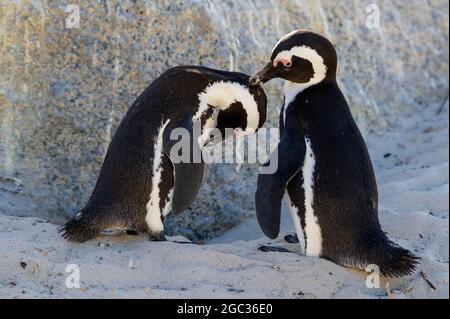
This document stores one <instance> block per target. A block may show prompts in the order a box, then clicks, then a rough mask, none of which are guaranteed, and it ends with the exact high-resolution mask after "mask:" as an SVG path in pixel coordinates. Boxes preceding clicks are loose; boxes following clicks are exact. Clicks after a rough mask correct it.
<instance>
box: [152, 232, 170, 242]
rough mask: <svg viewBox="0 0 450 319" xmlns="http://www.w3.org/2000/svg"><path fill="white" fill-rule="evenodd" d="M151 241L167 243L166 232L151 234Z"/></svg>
mask: <svg viewBox="0 0 450 319" xmlns="http://www.w3.org/2000/svg"><path fill="white" fill-rule="evenodd" d="M149 239H150V241H167V238H166V236H165V235H164V232H160V233H159V234H152V233H151V234H150V235H149Z"/></svg>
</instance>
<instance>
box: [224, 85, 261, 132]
mask: <svg viewBox="0 0 450 319" xmlns="http://www.w3.org/2000/svg"><path fill="white" fill-rule="evenodd" d="M248 79H249V77H247V79H246V83H245V84H244V83H242V84H241V85H243V86H244V87H245V88H246V89H247V90H248V93H249V94H242V95H241V96H240V97H238V98H236V100H234V101H233V103H231V104H230V105H229V106H228V107H227V108H226V109H223V110H220V111H219V114H218V116H217V128H218V129H219V130H220V131H221V133H222V135H223V136H224V137H227V136H226V134H225V130H226V129H233V131H234V134H235V135H237V136H244V135H249V134H253V133H255V132H257V131H258V129H259V128H261V127H262V126H263V124H264V122H265V120H266V113H267V97H266V94H265V93H264V90H263V89H262V88H261V87H260V86H255V87H248ZM230 131H231V130H230Z"/></svg>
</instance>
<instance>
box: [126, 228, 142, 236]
mask: <svg viewBox="0 0 450 319" xmlns="http://www.w3.org/2000/svg"><path fill="white" fill-rule="evenodd" d="M125 233H126V234H127V235H130V236H139V232H138V231H136V230H131V229H127V230H125Z"/></svg>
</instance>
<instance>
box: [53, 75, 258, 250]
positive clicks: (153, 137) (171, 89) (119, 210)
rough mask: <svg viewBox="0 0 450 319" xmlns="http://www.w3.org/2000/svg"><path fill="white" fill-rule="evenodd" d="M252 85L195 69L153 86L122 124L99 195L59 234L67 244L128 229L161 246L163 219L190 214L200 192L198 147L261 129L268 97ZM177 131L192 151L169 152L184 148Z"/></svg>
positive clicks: (163, 78) (97, 190)
mask: <svg viewBox="0 0 450 319" xmlns="http://www.w3.org/2000/svg"><path fill="white" fill-rule="evenodd" d="M248 81H249V76H247V75H245V74H241V73H234V72H225V71H219V70H213V69H209V68H204V67H195V66H182V67H175V68H173V69H170V70H168V71H167V72H165V73H164V74H162V75H161V76H160V77H159V78H157V79H156V80H154V81H153V82H152V83H151V84H150V86H148V87H147V88H146V89H145V90H144V92H143V93H142V94H141V95H140V96H139V97H138V98H137V100H136V101H135V102H134V103H133V105H132V106H131V107H130V109H129V110H128V112H127V113H126V115H125V117H124V118H123V119H122V122H121V124H120V125H119V127H118V129H117V131H116V133H115V135H114V137H113V138H112V140H111V143H110V145H109V149H108V151H107V153H106V156H105V159H104V161H103V164H102V167H101V170H100V174H99V176H98V180H97V183H96V186H95V188H94V191H93V193H92V195H91V197H90V199H89V201H88V203H87V204H86V206H85V207H84V208H83V209H82V210H81V211H80V212H79V213H78V214H77V215H76V216H75V217H74V218H73V219H72V220H70V221H69V222H67V223H66V224H65V225H64V226H63V227H61V228H60V232H62V233H63V237H64V238H66V239H68V240H70V241H76V242H84V241H87V240H89V239H92V238H95V237H97V236H98V235H99V234H100V233H101V232H103V231H105V230H127V231H129V232H130V233H131V232H132V233H148V235H149V237H150V239H151V240H164V239H165V237H164V224H163V221H164V217H165V216H166V215H167V214H168V213H169V212H171V211H172V212H173V213H175V214H178V213H181V212H182V211H184V210H185V209H187V208H188V207H189V206H190V204H191V203H192V202H193V201H194V199H195V197H196V195H197V192H198V190H199V188H200V186H201V183H202V177H203V168H204V162H203V160H202V158H201V148H202V147H203V146H204V145H205V144H208V143H209V142H211V140H212V139H211V136H212V135H210V133H211V132H212V131H213V130H214V129H218V130H220V131H221V132H225V129H226V128H230V129H234V131H233V130H232V132H234V133H235V134H237V135H246V134H251V133H254V132H256V131H257V130H258V128H260V127H261V126H262V125H263V124H264V121H265V118H266V107H267V100H266V95H265V93H264V91H263V90H262V89H261V88H259V87H256V88H254V87H252V88H249V86H248ZM196 127H198V128H199V129H198V130H196ZM180 128H181V129H183V130H184V131H183V132H187V133H189V137H192V138H190V139H189V142H188V145H187V146H188V147H187V151H183V149H181V151H180V150H178V149H177V150H178V151H173V152H171V150H172V147H174V149H175V146H176V145H177V143H178V142H181V140H177V138H179V137H180V136H178V137H177V134H175V133H176V132H177V131H176V130H179V129H180ZM196 131H198V132H197V133H196ZM178 132H180V131H178ZM172 133H174V134H172ZM178 135H179V134H178ZM222 136H223V135H222ZM214 137H215V139H214V140H213V142H214V141H215V142H217V134H215V135H214ZM183 152H185V154H181V153H183ZM199 154H200V156H199ZM179 155H185V156H187V158H186V157H184V159H183V160H180V157H178V156H179ZM181 158H183V157H181Z"/></svg>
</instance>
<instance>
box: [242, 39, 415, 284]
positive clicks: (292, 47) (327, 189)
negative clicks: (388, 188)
mask: <svg viewBox="0 0 450 319" xmlns="http://www.w3.org/2000/svg"><path fill="white" fill-rule="evenodd" d="M336 69H337V55H336V51H335V48H334V46H333V45H332V43H331V42H330V41H328V40H327V39H326V38H324V37H323V36H321V35H319V34H316V33H313V32H308V31H303V30H297V31H294V32H292V33H290V34H288V35H286V36H284V37H283V38H282V39H281V40H280V41H279V42H278V43H277V44H276V46H275V48H274V50H273V52H272V56H271V61H270V63H268V64H267V65H266V66H265V67H264V68H263V69H262V70H261V71H260V72H259V73H257V74H256V75H255V76H254V77H252V79H251V80H250V84H251V85H255V86H256V85H259V84H262V83H265V82H267V81H269V80H271V79H273V78H282V79H284V80H286V81H285V85H284V105H283V108H282V111H281V115H280V130H281V132H280V136H281V138H280V143H279V145H278V149H277V151H276V152H278V153H277V154H278V170H277V171H276V172H275V173H274V174H270V175H269V174H266V175H263V174H260V175H259V177H258V187H257V191H256V196H255V197H256V213H257V218H258V222H259V224H260V226H261V228H262V230H263V232H264V233H265V234H266V235H267V236H268V237H270V238H272V239H273V238H276V237H277V236H278V233H279V231H280V214H281V202H282V198H283V196H284V194H285V193H287V198H288V200H289V204H290V208H291V214H292V218H293V222H294V225H295V230H296V233H297V235H298V238H299V239H301V238H303V240H304V251H305V254H306V255H307V256H317V257H322V258H325V259H329V260H331V261H333V262H335V263H337V264H339V265H342V266H346V267H352V268H358V269H364V268H365V267H367V266H368V265H370V264H375V265H377V266H378V267H379V269H380V272H381V273H382V274H384V275H386V276H401V275H406V274H411V273H412V272H413V271H414V270H415V268H416V265H417V263H418V259H419V258H417V257H416V256H414V255H413V254H412V253H411V252H409V251H408V250H406V249H403V248H401V247H399V246H397V245H396V244H394V243H393V242H392V241H391V240H390V239H389V238H388V237H387V236H386V235H385V233H384V232H383V231H382V230H381V226H380V223H379V220H378V193H377V185H376V181H375V175H374V171H373V168H372V163H371V160H370V157H369V153H368V150H367V147H366V144H365V142H364V140H363V138H362V135H361V133H360V131H359V130H358V127H357V126H356V123H355V121H354V119H353V117H352V114H351V113H350V109H349V107H348V104H347V102H346V100H345V98H344V96H343V94H342V93H341V91H340V89H339V87H338V85H337V83H336ZM273 155H275V154H272V155H271V156H273Z"/></svg>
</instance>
